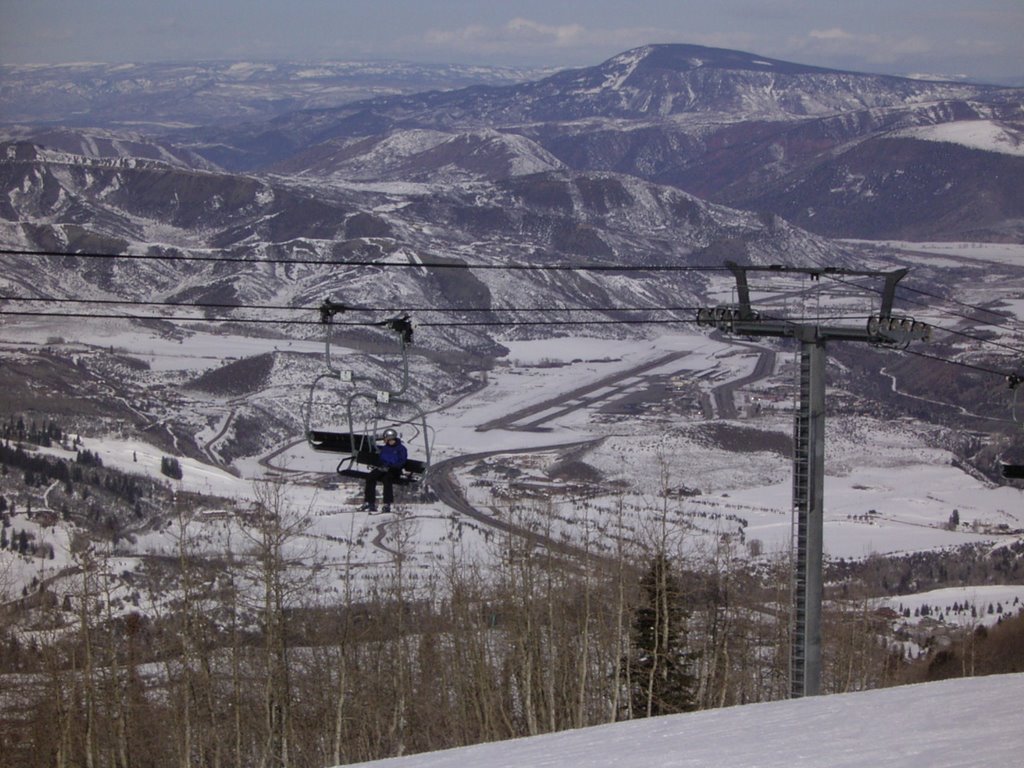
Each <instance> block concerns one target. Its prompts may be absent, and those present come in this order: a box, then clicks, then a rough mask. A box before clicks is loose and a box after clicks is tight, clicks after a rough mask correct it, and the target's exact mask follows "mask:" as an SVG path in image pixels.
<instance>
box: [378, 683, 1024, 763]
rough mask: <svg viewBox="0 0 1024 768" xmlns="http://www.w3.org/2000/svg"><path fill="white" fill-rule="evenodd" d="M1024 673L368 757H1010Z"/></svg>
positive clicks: (1016, 743) (1017, 733) (1018, 746)
mask: <svg viewBox="0 0 1024 768" xmlns="http://www.w3.org/2000/svg"><path fill="white" fill-rule="evenodd" d="M1022 698H1024V675H1021V674H1017V675H993V676H991V677H974V678H964V679H960V680H947V681H943V682H938V683H926V684H922V685H907V686H901V687H897V688H884V689H881V690H875V691H864V692H859V693H844V694H836V695H832V696H817V697H810V698H805V699H795V700H788V701H775V702H769V703H765V704H749V705H746V706H739V707H730V708H726V709H713V710H706V711H703V712H693V713H690V714H684V715H671V716H667V717H654V718H649V719H646V720H631V721H629V722H624V723H615V724H612V725H603V726H596V727H593V728H583V729H579V730H575V731H564V732H561V733H553V734H546V735H543V736H535V737H532V738H524V739H517V740H513V741H502V742H495V743H492V744H480V745H477V746H472V747H464V748H461V749H451V750H445V751H441V752H428V753H425V754H421V755H410V756H408V757H400V758H392V759H389V760H378V761H375V762H373V763H361V765H366V766H370V765H372V766H374V768H463V766H477V765H481V766H487V768H522V766H531V767H532V768H544V767H545V766H550V767H551V768H562V766H567V765H571V766H574V768H709V767H710V766H714V768H754V767H755V766H756V768H795V767H799V768H881V767H882V766H885V768H980V767H981V766H1000V767H1002V766H1007V767H1008V766H1012V765H1020V756H1021V753H1022V752H1024V729H1022V728H1021V713H1020V702H1021V699H1022Z"/></svg>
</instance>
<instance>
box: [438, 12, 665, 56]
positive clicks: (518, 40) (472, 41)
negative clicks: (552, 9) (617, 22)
mask: <svg viewBox="0 0 1024 768" xmlns="http://www.w3.org/2000/svg"><path fill="white" fill-rule="evenodd" d="M664 34H665V31H664V30H656V29H653V28H639V27H636V28H620V29H590V28H588V27H585V26H583V25H582V24H560V25H552V24H543V23H541V22H538V21H534V20H532V19H526V18H521V17H520V18H514V19H511V20H509V21H508V22H506V23H505V24H502V25H498V26H486V25H481V24H473V25H467V26H464V27H458V28H455V29H431V30H427V31H426V32H425V33H424V34H423V36H422V38H421V43H422V44H423V46H425V47H427V48H429V49H432V50H437V51H449V52H452V51H454V52H458V53H460V54H462V55H472V56H482V57H486V56H510V55H530V56H534V57H537V56H540V57H543V56H544V54H545V52H549V53H550V57H551V58H552V59H554V58H556V57H559V58H561V57H564V56H565V55H567V54H573V55H578V56H580V57H582V58H583V60H584V61H587V62H590V60H591V59H592V58H593V56H594V51H595V49H597V50H600V51H604V52H608V51H611V52H612V53H618V52H620V51H622V50H625V49H627V48H633V47H636V46H639V45H645V44H647V43H649V42H651V40H652V39H658V38H661V37H663V36H664Z"/></svg>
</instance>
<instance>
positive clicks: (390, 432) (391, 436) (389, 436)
mask: <svg viewBox="0 0 1024 768" xmlns="http://www.w3.org/2000/svg"><path fill="white" fill-rule="evenodd" d="M383 437H384V439H385V440H397V439H398V432H397V431H396V430H394V429H391V427H388V428H387V429H385V430H384V434H383Z"/></svg>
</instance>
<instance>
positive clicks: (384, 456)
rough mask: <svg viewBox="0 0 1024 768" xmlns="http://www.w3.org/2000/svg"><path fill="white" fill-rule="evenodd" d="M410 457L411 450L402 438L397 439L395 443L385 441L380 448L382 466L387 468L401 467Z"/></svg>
mask: <svg viewBox="0 0 1024 768" xmlns="http://www.w3.org/2000/svg"><path fill="white" fill-rule="evenodd" d="M408 458H409V452H408V451H407V450H406V449H405V446H404V445H402V441H401V440H396V441H395V444H394V445H389V444H388V443H384V445H383V446H381V449H380V463H381V466H383V467H385V468H387V469H401V468H402V467H404V466H405V462H406V460H408Z"/></svg>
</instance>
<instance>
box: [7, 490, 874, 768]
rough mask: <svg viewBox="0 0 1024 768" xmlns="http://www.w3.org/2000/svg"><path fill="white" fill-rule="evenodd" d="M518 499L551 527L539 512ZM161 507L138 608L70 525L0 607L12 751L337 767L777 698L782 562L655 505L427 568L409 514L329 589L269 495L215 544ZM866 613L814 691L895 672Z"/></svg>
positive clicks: (43, 760) (780, 691) (834, 647)
mask: <svg viewBox="0 0 1024 768" xmlns="http://www.w3.org/2000/svg"><path fill="white" fill-rule="evenodd" d="M509 514H510V515H514V516H517V519H515V520H514V522H515V524H516V528H518V529H520V530H522V529H528V530H535V531H537V533H538V541H543V540H544V537H547V536H549V535H550V531H549V530H547V528H546V522H545V521H546V520H547V519H549V518H548V517H547V516H546V515H545V511H544V510H543V509H533V510H525V511H524V510H522V509H516V510H510V513H509ZM176 515H177V517H176V523H175V531H176V534H175V535H176V540H177V543H178V551H177V555H176V556H175V557H173V558H165V559H164V560H163V561H161V562H156V561H154V562H153V563H152V567H151V568H150V569H149V571H150V572H148V573H147V574H144V578H141V579H140V582H141V584H140V587H139V592H140V598H141V602H142V603H143V604H145V605H146V606H151V607H150V608H148V609H147V610H145V611H143V610H141V609H140V610H139V611H136V612H128V613H125V612H124V611H120V612H118V611H115V610H114V602H115V601H114V600H113V599H112V597H111V588H112V584H113V583H114V576H115V574H117V571H118V563H117V558H116V557H115V555H114V553H113V551H112V548H111V547H104V546H102V545H100V544H97V543H95V542H89V541H87V540H85V539H83V540H82V541H80V542H78V544H77V546H76V566H77V567H76V577H75V578H76V587H75V589H74V590H73V592H72V593H70V594H68V595H66V596H65V597H64V598H63V599H62V600H56V599H54V600H51V601H45V600H43V601H40V603H39V607H37V608H35V609H34V613H33V618H32V622H33V624H32V626H31V627H24V624H23V623H19V624H18V626H19V627H22V628H26V629H31V632H24V633H20V634H19V633H16V632H14V630H13V628H14V626H15V621H16V619H17V620H18V622H21V620H20V619H18V617H14V616H11V615H8V616H6V617H4V618H3V619H2V620H3V621H4V622H5V624H6V629H7V631H6V632H5V636H4V643H5V646H4V651H3V657H2V658H0V663H2V664H3V670H2V671H3V672H4V678H3V680H4V682H3V686H4V693H3V701H2V713H3V714H2V717H3V722H0V733H2V734H3V735H2V736H0V755H2V757H3V760H2V762H3V764H5V765H9V766H57V767H58V768H64V767H65V766H87V768H101V767H103V768H107V767H110V768H147V767H148V766H153V768H158V767H159V768H163V767H164V766H174V767H175V768H185V767H186V766H193V767H195V766H198V767H206V766H209V767H210V768H241V767H242V766H266V767H267V768H270V767H274V768H277V767H280V768H285V767H290V766H295V767H300V766H301V767H303V768H305V767H306V766H329V765H336V764H343V763H348V762H356V761H364V760H371V759H377V758H383V757H390V756H396V755H402V754H408V753H414V752H421V751H427V750H436V749H443V748H448V747H455V746H460V745H466V744H472V743H478V742H483V741H493V740H499V739H508V738H513V737H518V736H525V735H531V734H538V733H544V732H550V731H556V730H560V729H566V728H579V727H584V726H589V725H595V724H600V723H608V722H612V721H615V720H621V719H627V718H631V717H642V716H646V715H648V714H652V713H665V712H670V711H674V710H673V707H676V708H677V711H682V710H684V709H703V708H711V707H721V706H728V705H732V704H739V703H746V702H755V701H763V700H770V699H778V698H783V697H785V696H786V692H787V676H788V668H787V665H788V647H787V643H788V634H787V620H788V600H789V571H788V562H787V561H786V559H785V558H781V557H780V558H779V560H778V562H774V563H771V564H770V565H768V566H767V567H764V568H762V569H760V570H752V569H751V568H750V567H749V562H748V559H747V558H742V557H739V556H738V553H737V552H736V551H735V547H736V546H737V544H736V543H735V542H730V541H729V540H728V539H726V538H722V539H721V540H720V541H719V542H718V544H717V545H716V546H715V547H713V548H712V551H702V550H700V549H695V548H694V547H693V546H692V542H691V541H688V540H687V538H686V535H685V532H684V531H681V530H678V529H677V527H675V526H673V525H672V524H671V522H670V519H669V514H668V510H667V508H666V509H662V510H661V511H660V512H657V513H655V514H654V515H652V516H650V517H648V518H647V520H646V522H643V523H641V522H640V521H623V520H620V521H619V524H620V525H623V526H626V525H629V526H632V530H635V531H639V532H640V533H639V535H637V536H633V537H632V539H633V542H634V543H629V544H627V543H626V541H627V539H626V537H620V538H618V541H620V542H621V544H620V545H619V548H618V550H617V551H614V552H608V551H606V550H604V551H601V552H597V551H593V550H592V549H591V544H590V541H589V533H588V531H587V530H586V528H585V527H584V529H583V530H582V531H581V533H580V538H579V540H578V541H576V542H574V546H575V548H576V549H575V551H576V553H577V554H575V555H570V554H566V553H565V552H564V551H563V552H557V553H556V552H552V551H551V550H550V549H547V548H544V547H542V546H538V545H537V544H536V542H531V541H530V540H529V538H524V537H522V536H512V535H508V536H505V537H503V538H501V537H499V538H498V539H496V540H495V541H494V544H493V551H491V552H488V553H475V554H469V553H467V552H464V551H462V550H461V549H460V548H459V545H457V544H452V545H451V549H450V551H449V552H448V554H447V556H446V557H445V558H444V559H443V561H442V562H440V563H438V564H437V565H436V566H435V567H432V568H430V569H429V570H422V569H414V568H413V567H412V565H411V564H412V563H413V562H414V559H413V558H411V557H408V555H409V548H410V546H411V542H412V541H414V540H415V530H413V529H412V526H414V525H415V522H414V521H412V520H403V521H400V522H399V523H398V524H397V525H396V526H395V529H394V534H393V536H392V538H391V539H390V540H389V546H390V547H391V548H392V550H393V552H394V553H395V555H394V558H393V561H392V563H391V565H390V566H389V567H384V568H381V569H379V571H378V572H376V573H375V574H374V575H373V576H372V577H370V576H368V575H366V574H362V573H360V572H359V570H358V569H356V568H352V569H350V574H351V575H350V577H349V578H346V579H345V580H344V583H343V585H342V587H341V591H340V592H339V593H335V594H334V596H333V599H332V601H331V602H330V603H327V602H321V601H318V600H317V599H316V598H315V595H317V594H319V593H318V592H317V590H315V589H313V586H314V585H315V583H316V581H317V578H318V573H319V564H318V556H317V553H316V552H312V551H309V550H308V548H307V547H306V545H305V542H307V541H308V539H307V538H305V537H304V535H303V534H304V530H305V525H306V520H305V519H304V518H303V516H302V514H300V513H296V512H294V511H292V510H290V509H289V508H288V504H287V500H286V499H285V498H284V497H283V495H282V493H281V489H280V488H279V487H277V486H274V485H267V486H265V487H264V488H262V490H261V492H260V494H259V501H258V504H256V506H255V508H254V510H253V511H252V512H251V514H250V515H249V516H248V517H247V519H246V520H245V523H246V524H245V526H244V527H243V528H240V529H239V530H244V531H245V533H244V534H239V536H238V540H236V541H231V542H228V544H229V546H228V547H226V550H227V554H224V550H225V548H224V547H223V546H221V548H219V549H217V551H218V553H219V554H217V555H216V556H212V555H210V554H209V552H211V551H213V549H212V548H209V547H206V546H204V541H203V540H202V539H201V536H200V535H199V533H198V531H199V530H200V528H199V527H197V526H193V525H191V524H190V523H191V516H190V512H189V510H188V509H185V508H182V509H179V510H177V511H176ZM637 540H639V541H640V543H639V544H637V543H635V542H636V541H637ZM221 544H222V545H223V542H221ZM644 574H654V576H655V578H654V580H653V581H652V580H651V579H647V581H645V577H644ZM645 584H646V586H645ZM143 585H144V586H143ZM161 595H163V596H166V595H174V600H173V602H170V603H169V602H168V601H167V600H166V599H164V600H162V601H161V600H160V599H159V596H161ZM863 606H864V607H863V610H855V611H852V612H851V611H844V612H838V611H832V612H831V613H830V614H829V617H828V618H829V625H828V629H827V631H826V675H825V687H826V690H830V691H832V690H848V689H853V688H863V687H873V686H877V685H882V684H885V683H886V682H887V681H888V680H890V679H891V677H892V667H891V660H890V659H889V657H888V652H887V650H886V648H885V646H884V643H881V642H880V641H879V639H878V633H877V631H876V629H875V628H874V626H873V624H872V617H871V615H870V611H868V610H867V608H866V603H864V604H863ZM645 622H647V623H646V624H645ZM648 626H649V627H653V628H654V630H653V632H652V633H649V632H647V631H646V627H648ZM29 636H31V637H32V641H31V647H26V646H25V645H24V643H21V641H18V640H17V638H18V637H29ZM648 636H650V637H657V640H656V642H655V641H651V643H650V644H648V641H647V640H645V639H644V638H645V637H648ZM19 643H21V644H20V645H19ZM665 670H673V671H674V673H678V674H677V675H676V676H674V677H670V676H669V675H667V674H664V672H665ZM659 674H661V678H657V676H658V675H659ZM656 678H657V679H656ZM673 681H675V682H673ZM666 685H667V686H668V688H667V689H666ZM673 685H674V686H677V687H685V690H672V686H673ZM676 694H678V696H677V695H676ZM654 697H657V701H655V698H654ZM672 702H679V703H678V704H673V703H672Z"/></svg>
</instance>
